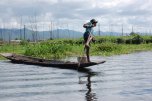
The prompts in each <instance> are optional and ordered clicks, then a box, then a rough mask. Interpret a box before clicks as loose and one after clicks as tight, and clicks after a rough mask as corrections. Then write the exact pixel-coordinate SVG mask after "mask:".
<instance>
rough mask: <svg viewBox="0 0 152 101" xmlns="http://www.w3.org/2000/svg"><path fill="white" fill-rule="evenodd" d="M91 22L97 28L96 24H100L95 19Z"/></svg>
mask: <svg viewBox="0 0 152 101" xmlns="http://www.w3.org/2000/svg"><path fill="white" fill-rule="evenodd" d="M90 22H91V23H92V24H93V25H94V26H96V24H97V23H98V21H96V20H95V19H92V20H90Z"/></svg>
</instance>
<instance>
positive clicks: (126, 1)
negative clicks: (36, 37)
mask: <svg viewBox="0 0 152 101" xmlns="http://www.w3.org/2000/svg"><path fill="white" fill-rule="evenodd" d="M151 6H152V1H151V0H89V1H88V0H11V1H10V0H1V2H0V15H1V16H0V22H1V23H4V22H5V23H10V22H15V21H16V22H18V23H19V20H18V19H19V18H20V17H22V18H23V20H24V21H23V22H24V23H28V22H29V17H34V16H36V17H37V21H50V20H54V21H73V22H74V21H75V22H77V21H86V20H90V19H91V18H96V19H98V20H99V22H102V24H109V23H115V24H117V23H125V24H148V23H150V22H152V20H151V19H150V17H151V14H152V9H150V8H151Z"/></svg>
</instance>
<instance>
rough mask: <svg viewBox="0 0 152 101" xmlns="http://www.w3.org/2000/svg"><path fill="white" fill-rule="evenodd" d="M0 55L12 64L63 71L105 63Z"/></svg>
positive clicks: (10, 54)
mask: <svg viewBox="0 0 152 101" xmlns="http://www.w3.org/2000/svg"><path fill="white" fill-rule="evenodd" d="M0 55H1V56H3V57H5V58H7V59H9V60H11V62H13V63H20V64H29V65H39V66H46V67H59V68H63V69H66V68H67V69H78V68H80V69H81V68H84V67H89V66H94V65H98V64H102V63H104V62H105V61H101V62H89V63H79V62H70V61H60V60H47V59H41V58H35V57H31V56H25V55H19V54H14V53H1V54H0Z"/></svg>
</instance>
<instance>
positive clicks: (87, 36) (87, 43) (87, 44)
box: [83, 19, 98, 62]
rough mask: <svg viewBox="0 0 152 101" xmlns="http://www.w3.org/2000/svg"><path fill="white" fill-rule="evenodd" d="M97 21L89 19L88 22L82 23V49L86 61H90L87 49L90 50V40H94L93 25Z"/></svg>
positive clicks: (94, 25)
mask: <svg viewBox="0 0 152 101" xmlns="http://www.w3.org/2000/svg"><path fill="white" fill-rule="evenodd" d="M97 23H98V21H96V20H95V19H92V20H90V22H88V23H86V24H84V25H83V27H84V28H86V31H85V33H84V35H83V38H84V51H85V54H86V56H87V61H88V62H91V61H90V55H89V50H90V42H91V41H94V37H93V27H96V24H97Z"/></svg>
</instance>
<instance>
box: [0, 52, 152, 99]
mask: <svg viewBox="0 0 152 101" xmlns="http://www.w3.org/2000/svg"><path fill="white" fill-rule="evenodd" d="M151 57H152V52H141V53H134V54H128V55H120V56H113V57H107V58H103V57H92V60H94V61H100V59H102V60H106V61H107V62H106V63H104V64H101V65H97V66H92V67H89V68H87V69H85V70H83V71H74V70H68V69H58V68H48V67H39V66H32V65H23V64H11V63H10V62H9V61H0V101H152V96H151V95H152V68H151V66H152V59H151Z"/></svg>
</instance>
